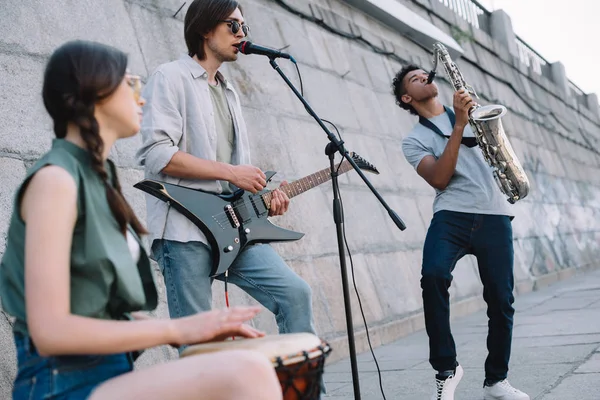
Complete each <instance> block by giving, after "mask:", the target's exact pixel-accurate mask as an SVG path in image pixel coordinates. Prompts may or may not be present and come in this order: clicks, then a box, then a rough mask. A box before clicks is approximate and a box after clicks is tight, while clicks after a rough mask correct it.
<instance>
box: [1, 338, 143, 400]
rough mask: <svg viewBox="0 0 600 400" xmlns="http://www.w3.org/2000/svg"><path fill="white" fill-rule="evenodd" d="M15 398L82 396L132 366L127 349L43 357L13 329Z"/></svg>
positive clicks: (74, 398) (65, 399)
mask: <svg viewBox="0 0 600 400" xmlns="http://www.w3.org/2000/svg"><path fill="white" fill-rule="evenodd" d="M14 337H15V345H16V348H17V362H18V368H17V376H16V378H15V382H14V387H13V399H14V400H33V399H52V400H58V399H60V400H82V399H85V398H87V397H88V396H89V395H90V393H92V391H93V390H94V389H95V388H96V387H97V386H98V385H100V384H101V383H103V382H105V381H107V380H109V379H111V378H114V377H117V376H119V375H121V374H124V373H127V372H130V371H132V370H133V360H132V358H131V355H130V354H128V353H122V354H111V355H69V356H52V357H42V356H40V355H39V354H38V352H37V350H36V348H35V346H34V345H33V342H32V341H31V339H30V337H29V336H26V335H23V334H20V333H15V335H14Z"/></svg>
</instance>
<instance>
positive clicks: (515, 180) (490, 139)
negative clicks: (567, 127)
mask: <svg viewBox="0 0 600 400" xmlns="http://www.w3.org/2000/svg"><path fill="white" fill-rule="evenodd" d="M438 59H439V60H441V62H442V64H443V65H444V69H445V70H446V74H448V78H449V79H450V83H451V84H452V86H453V87H454V90H455V91H458V90H460V89H465V90H466V91H467V92H469V93H470V94H472V95H474V96H475V97H477V98H479V96H477V94H476V93H475V90H473V88H472V87H471V86H470V85H468V84H467V83H466V82H465V80H464V78H463V76H462V74H461V73H460V71H459V70H458V68H457V66H456V64H454V62H453V61H452V59H451V58H450V55H449V54H448V50H446V47H445V46H444V45H443V44H441V43H435V44H434V45H433V69H432V70H431V72H430V74H429V80H428V82H429V83H431V81H432V80H433V78H434V76H435V70H436V68H437V63H438ZM505 114H506V107H504V106H502V105H497V104H493V105H487V106H480V105H479V104H476V105H474V106H473V107H472V108H471V109H470V110H469V124H470V125H471V128H473V132H474V133H475V139H476V141H477V144H478V145H479V148H480V149H481V151H482V152H483V156H484V158H485V160H486V161H487V162H488V164H489V165H490V166H491V167H493V169H494V171H493V174H494V178H495V180H496V183H497V184H498V186H499V187H500V190H501V191H502V193H504V194H505V195H506V196H507V197H508V199H507V200H508V202H509V203H510V204H514V203H516V202H517V201H518V200H520V199H523V198H525V196H527V193H529V180H528V179H527V175H526V174H525V171H524V170H523V167H522V166H521V163H520V162H519V160H518V158H517V156H516V155H515V152H514V151H513V149H512V146H511V145H510V142H509V141H508V137H507V136H506V134H505V132H504V128H503V127H502V121H501V120H500V118H501V117H502V116H504V115H505Z"/></svg>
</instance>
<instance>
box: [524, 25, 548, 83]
mask: <svg viewBox="0 0 600 400" xmlns="http://www.w3.org/2000/svg"><path fill="white" fill-rule="evenodd" d="M515 38H516V42H517V49H518V51H519V59H520V60H521V62H522V63H523V64H525V65H526V66H528V67H531V68H532V69H533V71H535V73H537V74H539V75H544V76H545V77H546V78H550V69H549V68H550V63H549V62H548V60H546V59H545V58H544V57H542V55H541V54H540V53H538V52H537V51H535V50H534V49H533V48H532V47H531V46H529V45H528V44H527V43H526V42H525V41H524V40H523V39H521V38H520V37H519V36H517V35H515Z"/></svg>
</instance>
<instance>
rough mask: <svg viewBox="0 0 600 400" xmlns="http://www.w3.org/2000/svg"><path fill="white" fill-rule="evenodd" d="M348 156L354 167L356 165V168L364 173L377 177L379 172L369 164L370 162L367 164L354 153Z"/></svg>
mask: <svg viewBox="0 0 600 400" xmlns="http://www.w3.org/2000/svg"><path fill="white" fill-rule="evenodd" d="M350 156H351V157H352V159H353V160H354V162H355V163H356V165H358V168H360V169H362V170H364V171H367V172H371V173H373V174H377V175H379V171H378V170H377V168H375V166H374V165H373V164H371V163H370V162H368V161H367V160H365V159H364V158H362V157H361V156H359V155H358V154H356V153H355V152H351V153H350Z"/></svg>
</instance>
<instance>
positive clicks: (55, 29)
mask: <svg viewBox="0 0 600 400" xmlns="http://www.w3.org/2000/svg"><path fill="white" fill-rule="evenodd" d="M75 16H76V17H75ZM0 26H3V27H5V29H4V30H3V35H2V40H3V42H4V43H6V44H7V45H9V46H10V48H12V49H13V51H14V52H16V53H24V54H32V55H36V56H38V57H45V56H48V55H49V54H51V53H52V52H53V51H54V50H55V49H56V48H57V47H58V46H60V45H62V44H63V43H65V42H67V41H70V40H74V39H82V40H92V41H98V42H102V43H105V44H108V45H111V46H115V47H117V48H118V49H120V50H122V51H124V52H126V53H127V54H129V65H130V69H131V71H132V73H136V74H142V75H146V72H147V71H146V67H145V65H144V61H143V57H142V55H141V52H140V50H139V47H138V41H137V38H136V32H135V30H134V29H133V26H132V24H131V20H130V18H129V15H128V14H127V11H126V9H125V4H124V2H123V1H120V0H107V1H104V2H97V1H91V0H84V1H79V2H75V3H56V2H54V1H49V0H35V1H33V2H28V3H7V4H6V6H5V7H3V12H2V14H0ZM90 27H93V29H90Z"/></svg>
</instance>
